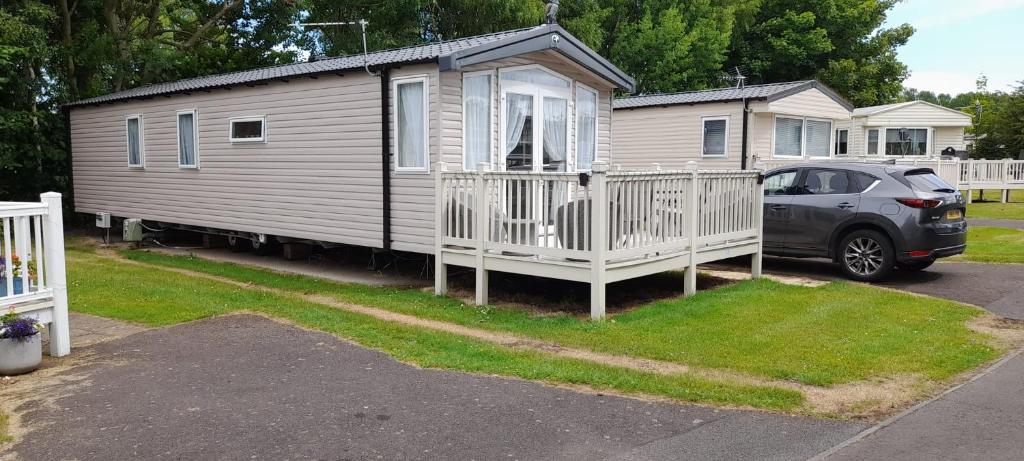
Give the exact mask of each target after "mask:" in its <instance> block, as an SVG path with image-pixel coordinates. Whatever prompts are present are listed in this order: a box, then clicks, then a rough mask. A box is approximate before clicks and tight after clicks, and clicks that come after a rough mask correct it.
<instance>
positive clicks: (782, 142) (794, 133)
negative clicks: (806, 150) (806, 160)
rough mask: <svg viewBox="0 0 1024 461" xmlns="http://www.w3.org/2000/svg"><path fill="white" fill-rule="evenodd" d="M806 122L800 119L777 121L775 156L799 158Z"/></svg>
mask: <svg viewBox="0 0 1024 461" xmlns="http://www.w3.org/2000/svg"><path fill="white" fill-rule="evenodd" d="M803 125H804V121H803V120H801V119H798V118H784V117H778V118H776V119H775V155H792V156H799V155H800V154H801V152H800V142H801V139H802V138H803V129H804V127H803Z"/></svg>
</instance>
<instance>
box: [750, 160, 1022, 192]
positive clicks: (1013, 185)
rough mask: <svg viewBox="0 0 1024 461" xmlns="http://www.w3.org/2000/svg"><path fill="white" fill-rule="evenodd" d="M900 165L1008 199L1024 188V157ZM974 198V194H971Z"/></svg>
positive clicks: (774, 163) (762, 164)
mask: <svg viewBox="0 0 1024 461" xmlns="http://www.w3.org/2000/svg"><path fill="white" fill-rule="evenodd" d="M892 160H893V161H895V162H896V164H897V165H914V166H920V167H922V168H931V169H932V170H934V171H935V174H936V175H938V176H939V177H940V178H942V179H943V180H945V181H946V182H948V183H949V184H951V185H953V186H956V188H957V189H958V190H961V191H969V190H975V189H998V190H1000V191H1002V200H1003V201H1006V200H1007V197H1008V192H1009V190H1011V189H1024V160H1010V159H1004V160H973V159H971V160H963V161H961V160H959V159H936V158H920V159H916V158H906V157H902V158H894V159H892ZM886 161H889V159H886V158H880V157H863V156H861V157H847V158H839V157H832V158H824V159H809V158H803V159H756V160H755V162H754V167H755V168H758V169H761V170H765V171H767V170H770V169H772V168H778V167H783V166H789V165H798V164H801V163H808V162H859V163H881V162H886ZM967 196H968V200H970V194H967Z"/></svg>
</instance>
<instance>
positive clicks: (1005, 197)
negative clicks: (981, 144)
mask: <svg viewBox="0 0 1024 461" xmlns="http://www.w3.org/2000/svg"><path fill="white" fill-rule="evenodd" d="M1000 179H1001V181H1000V182H1001V183H1002V184H1003V190H1002V191H1001V192H1002V194H1000V195H999V203H1006V202H1009V201H1010V159H1009V158H1004V159H1003V177H1002V178H1000Z"/></svg>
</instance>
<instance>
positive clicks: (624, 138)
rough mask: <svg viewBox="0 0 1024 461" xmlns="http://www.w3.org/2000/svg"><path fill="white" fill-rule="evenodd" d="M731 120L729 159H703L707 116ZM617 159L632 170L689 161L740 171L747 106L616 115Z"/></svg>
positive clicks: (654, 108) (627, 111)
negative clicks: (738, 169)
mask: <svg viewBox="0 0 1024 461" xmlns="http://www.w3.org/2000/svg"><path fill="white" fill-rule="evenodd" d="M721 116H725V117H729V132H728V142H727V147H726V156H725V157H724V158H723V157H706V158H702V157H701V136H702V134H703V130H704V128H703V122H702V120H703V117H721ZM612 119H613V124H612V126H613V127H614V130H615V131H614V137H615V154H614V160H615V163H616V164H618V165H622V166H625V167H628V168H649V167H650V166H651V164H654V163H658V164H661V166H662V168H667V169H679V168H683V167H684V166H686V163H687V162H689V161H697V162H699V163H700V165H701V167H702V168H739V166H740V155H741V148H742V143H743V103H736V102H729V103H716V104H695V105H672V106H652V107H641V108H636V109H618V110H616V111H614V112H613V113H612Z"/></svg>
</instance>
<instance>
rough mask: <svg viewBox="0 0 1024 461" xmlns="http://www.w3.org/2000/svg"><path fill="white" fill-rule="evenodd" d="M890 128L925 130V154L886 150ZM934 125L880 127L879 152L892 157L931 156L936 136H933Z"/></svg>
mask: <svg viewBox="0 0 1024 461" xmlns="http://www.w3.org/2000/svg"><path fill="white" fill-rule="evenodd" d="M889 130H924V132H925V136H927V138H925V144H924V154H922V155H890V154H887V153H886V152H885V144H886V141H885V140H886V138H887V137H888V133H889ZM932 134H933V132H932V127H930V126H899V127H891V126H886V127H879V132H878V144H879V145H878V154H879V155H883V156H885V157H891V158H931V157H932V143H933V142H934V138H935V137H934V136H932Z"/></svg>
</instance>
